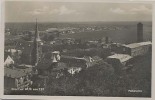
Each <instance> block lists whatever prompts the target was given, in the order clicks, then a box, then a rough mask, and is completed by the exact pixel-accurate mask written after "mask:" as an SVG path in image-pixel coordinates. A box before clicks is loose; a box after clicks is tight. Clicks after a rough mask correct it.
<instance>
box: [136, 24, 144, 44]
mask: <svg viewBox="0 0 155 100" xmlns="http://www.w3.org/2000/svg"><path fill="white" fill-rule="evenodd" d="M137 42H143V24H142V23H138V24H137Z"/></svg>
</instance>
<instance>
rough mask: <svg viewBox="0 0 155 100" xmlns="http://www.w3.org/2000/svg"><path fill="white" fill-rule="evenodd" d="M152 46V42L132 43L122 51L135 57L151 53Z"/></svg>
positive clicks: (124, 46) (123, 47)
mask: <svg viewBox="0 0 155 100" xmlns="http://www.w3.org/2000/svg"><path fill="white" fill-rule="evenodd" d="M151 45H152V43H151V41H147V42H140V43H132V44H128V45H123V46H122V51H123V53H125V54H128V55H130V56H132V57H135V56H139V55H144V54H146V53H148V52H150V51H151V47H152V46H151Z"/></svg>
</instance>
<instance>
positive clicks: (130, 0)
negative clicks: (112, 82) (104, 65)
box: [0, 0, 155, 100]
mask: <svg viewBox="0 0 155 100" xmlns="http://www.w3.org/2000/svg"><path fill="white" fill-rule="evenodd" d="M6 1H49V2H105V3H149V4H150V3H151V4H153V5H152V7H153V8H152V10H153V12H152V13H153V14H152V18H153V20H152V43H153V44H152V92H151V93H152V95H151V98H145V97H144V98H143V97H97V96H96V97H91V96H34V95H33V96H32V95H28V96H27V95H3V90H4V87H3V86H4V77H3V76H4V66H3V62H4V34H3V32H4V18H5V17H4V8H5V7H4V0H1V1H0V7H1V9H0V14H1V16H0V23H1V24H0V27H1V29H0V34H1V36H0V41H1V43H0V47H1V48H0V51H1V52H0V62H1V65H0V68H2V69H1V72H0V76H1V77H0V93H1V95H0V98H3V99H31V100H32V99H41V100H45V99H49V100H51V99H56V100H62V99H63V100H68V99H74V100H81V99H89V100H96V99H97V100H103V99H104V100H139V99H140V100H155V86H154V84H155V73H154V72H155V68H154V66H153V65H154V64H155V63H154V60H155V52H154V50H155V44H154V42H155V40H154V39H155V34H154V32H155V17H154V16H155V10H154V9H155V2H153V1H154V0H117V1H116V0H6ZM148 1H149V2H148ZM1 83H2V84H1ZM142 84H143V83H142Z"/></svg>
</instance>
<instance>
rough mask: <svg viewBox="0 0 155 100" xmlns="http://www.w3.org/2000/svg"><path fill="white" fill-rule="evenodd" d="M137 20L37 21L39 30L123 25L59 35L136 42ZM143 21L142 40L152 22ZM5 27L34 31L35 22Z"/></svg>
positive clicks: (147, 38)
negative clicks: (122, 28) (117, 28)
mask: <svg viewBox="0 0 155 100" xmlns="http://www.w3.org/2000/svg"><path fill="white" fill-rule="evenodd" d="M137 23H138V22H79V23H78V22H75V23H74V22H72V23H38V26H39V31H45V30H47V29H48V28H64V27H87V26H118V27H119V26H120V27H125V28H126V29H124V30H106V31H105V30H104V31H98V32H81V33H78V34H69V35H63V36H61V37H71V38H77V39H83V40H95V39H99V38H101V37H104V36H109V37H110V38H112V40H113V41H114V42H121V43H132V42H136V36H137V34H136V33H137V29H136V25H137ZM142 23H143V26H144V27H143V29H144V30H143V33H144V40H151V39H152V23H151V22H142ZM5 27H6V29H10V31H13V32H18V33H20V32H23V31H34V29H35V23H6V24H5Z"/></svg>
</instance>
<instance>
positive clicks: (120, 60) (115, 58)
mask: <svg viewBox="0 0 155 100" xmlns="http://www.w3.org/2000/svg"><path fill="white" fill-rule="evenodd" d="M131 58H132V57H131V56H130V55H127V54H114V55H111V56H108V57H107V59H106V61H107V62H108V63H109V64H111V65H112V66H113V67H118V68H120V67H123V66H126V64H127V63H128V62H129V61H130V59H131Z"/></svg>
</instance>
